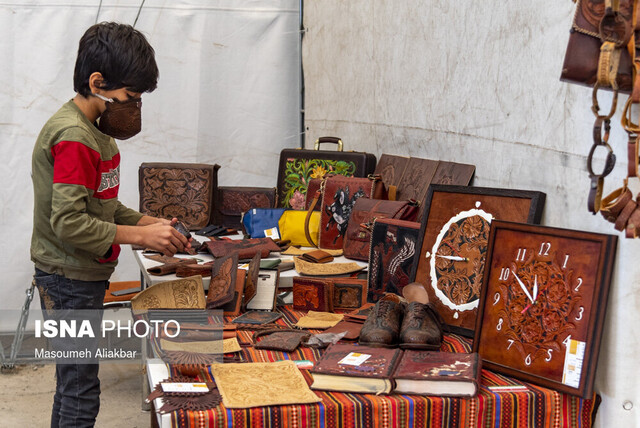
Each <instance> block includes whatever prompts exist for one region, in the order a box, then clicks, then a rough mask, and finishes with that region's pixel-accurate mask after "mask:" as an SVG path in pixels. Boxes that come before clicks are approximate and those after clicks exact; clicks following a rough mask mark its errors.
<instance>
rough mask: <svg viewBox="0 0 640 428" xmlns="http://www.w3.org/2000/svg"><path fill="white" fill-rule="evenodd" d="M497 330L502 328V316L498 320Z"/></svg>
mask: <svg viewBox="0 0 640 428" xmlns="http://www.w3.org/2000/svg"><path fill="white" fill-rule="evenodd" d="M496 330H498V331H500V330H502V318H500V319H499V320H498V325H497V326H496Z"/></svg>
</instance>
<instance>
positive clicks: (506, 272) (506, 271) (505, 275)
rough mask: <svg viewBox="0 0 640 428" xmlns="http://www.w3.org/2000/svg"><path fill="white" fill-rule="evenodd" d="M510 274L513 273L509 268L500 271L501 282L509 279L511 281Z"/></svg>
mask: <svg viewBox="0 0 640 428" xmlns="http://www.w3.org/2000/svg"><path fill="white" fill-rule="evenodd" d="M509 273H511V271H510V270H509V268H502V269H501V270H500V281H506V280H507V279H509Z"/></svg>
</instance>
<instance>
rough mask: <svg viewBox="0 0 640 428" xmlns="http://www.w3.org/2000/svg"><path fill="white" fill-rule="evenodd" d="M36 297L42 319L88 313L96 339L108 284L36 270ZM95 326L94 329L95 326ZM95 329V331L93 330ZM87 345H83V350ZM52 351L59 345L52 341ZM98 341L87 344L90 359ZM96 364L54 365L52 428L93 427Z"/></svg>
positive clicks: (97, 402) (97, 405)
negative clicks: (69, 312)
mask: <svg viewBox="0 0 640 428" xmlns="http://www.w3.org/2000/svg"><path fill="white" fill-rule="evenodd" d="M34 279H35V283H36V287H37V288H38V292H39V294H40V306H41V307H42V312H43V315H44V318H45V319H49V318H51V317H52V316H54V315H52V314H54V313H56V314H57V313H60V312H62V311H60V310H64V309H74V310H85V309H87V310H91V311H88V312H90V313H91V324H92V325H94V332H96V336H98V335H99V324H100V322H101V320H102V309H103V302H104V293H105V289H106V288H107V286H108V284H109V282H108V281H78V280H73V279H68V278H65V277H64V276H61V275H56V274H49V273H46V272H43V271H41V270H39V269H36V274H35V275H34ZM96 323H97V326H96ZM96 327H97V328H96ZM86 343H87V342H86V341H85V342H83V346H84V345H85V344H86ZM52 346H53V349H54V350H56V349H57V348H59V347H60V344H59V343H58V344H57V343H56V341H55V340H52ZM97 346H98V340H97V339H96V340H94V341H90V345H89V347H90V348H94V349H91V351H92V355H95V349H97ZM98 368H99V364H97V362H96V363H95V364H86V363H82V362H69V361H68V360H67V361H65V362H64V363H61V362H60V361H58V362H57V364H56V393H55V395H54V397H53V411H52V413H51V427H52V428H58V427H60V428H62V427H64V428H66V427H74V428H80V427H93V426H94V424H95V421H96V416H97V415H98V410H99V409H100V380H99V379H98Z"/></svg>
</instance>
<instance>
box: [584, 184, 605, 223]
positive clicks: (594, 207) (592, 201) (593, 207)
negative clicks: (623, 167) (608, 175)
mask: <svg viewBox="0 0 640 428" xmlns="http://www.w3.org/2000/svg"><path fill="white" fill-rule="evenodd" d="M603 187H604V178H602V177H598V176H591V185H590V187H589V197H588V198H587V208H589V212H590V213H591V214H596V213H597V212H598V211H600V206H601V200H602V188H603Z"/></svg>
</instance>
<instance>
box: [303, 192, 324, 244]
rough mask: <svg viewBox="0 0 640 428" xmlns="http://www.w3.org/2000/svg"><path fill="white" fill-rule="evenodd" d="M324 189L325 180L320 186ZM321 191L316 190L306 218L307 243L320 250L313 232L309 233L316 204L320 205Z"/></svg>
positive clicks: (305, 233) (305, 232)
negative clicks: (312, 235)
mask: <svg viewBox="0 0 640 428" xmlns="http://www.w3.org/2000/svg"><path fill="white" fill-rule="evenodd" d="M322 188H324V180H323V181H322V184H321V185H320V189H322ZM321 194H322V193H321V191H320V190H316V193H315V194H314V195H313V200H312V201H311V204H309V209H308V210H307V216H306V217H305V218H304V236H306V237H307V241H309V243H310V244H312V245H313V246H314V247H316V248H318V244H316V243H315V242H313V238H312V237H311V232H309V222H310V221H311V214H313V210H315V208H316V204H317V203H318V199H320V195H321Z"/></svg>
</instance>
